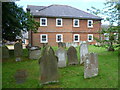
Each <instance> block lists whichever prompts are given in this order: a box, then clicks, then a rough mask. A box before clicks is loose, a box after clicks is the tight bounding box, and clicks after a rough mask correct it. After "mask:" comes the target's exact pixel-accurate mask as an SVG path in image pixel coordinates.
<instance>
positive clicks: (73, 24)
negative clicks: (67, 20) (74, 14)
mask: <svg viewBox="0 0 120 90" xmlns="http://www.w3.org/2000/svg"><path fill="white" fill-rule="evenodd" d="M76 20H77V21H78V25H77V26H76V25H75V21H76ZM73 27H80V25H79V19H73Z"/></svg>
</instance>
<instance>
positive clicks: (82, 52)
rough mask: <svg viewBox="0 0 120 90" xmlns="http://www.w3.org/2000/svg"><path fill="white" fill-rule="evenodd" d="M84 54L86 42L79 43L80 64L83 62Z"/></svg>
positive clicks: (86, 50)
mask: <svg viewBox="0 0 120 90" xmlns="http://www.w3.org/2000/svg"><path fill="white" fill-rule="evenodd" d="M86 54H88V45H87V43H82V44H81V45H80V64H83V63H84V61H85V56H86Z"/></svg>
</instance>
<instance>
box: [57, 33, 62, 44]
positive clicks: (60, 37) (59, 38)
mask: <svg viewBox="0 0 120 90" xmlns="http://www.w3.org/2000/svg"><path fill="white" fill-rule="evenodd" d="M56 42H63V35H62V34H56Z"/></svg>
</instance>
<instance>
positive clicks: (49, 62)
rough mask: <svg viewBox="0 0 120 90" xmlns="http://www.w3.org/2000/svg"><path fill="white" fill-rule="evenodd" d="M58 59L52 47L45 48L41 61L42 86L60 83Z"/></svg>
mask: <svg viewBox="0 0 120 90" xmlns="http://www.w3.org/2000/svg"><path fill="white" fill-rule="evenodd" d="M57 63H58V58H57V56H55V53H54V51H53V49H52V48H51V47H50V46H48V45H47V46H45V47H44V49H43V51H42V53H41V56H40V59H39V64H40V69H41V70H40V71H41V84H48V83H51V82H58V64H57Z"/></svg>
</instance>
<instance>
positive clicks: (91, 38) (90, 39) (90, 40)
mask: <svg viewBox="0 0 120 90" xmlns="http://www.w3.org/2000/svg"><path fill="white" fill-rule="evenodd" d="M92 41H93V34H88V42H92Z"/></svg>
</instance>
